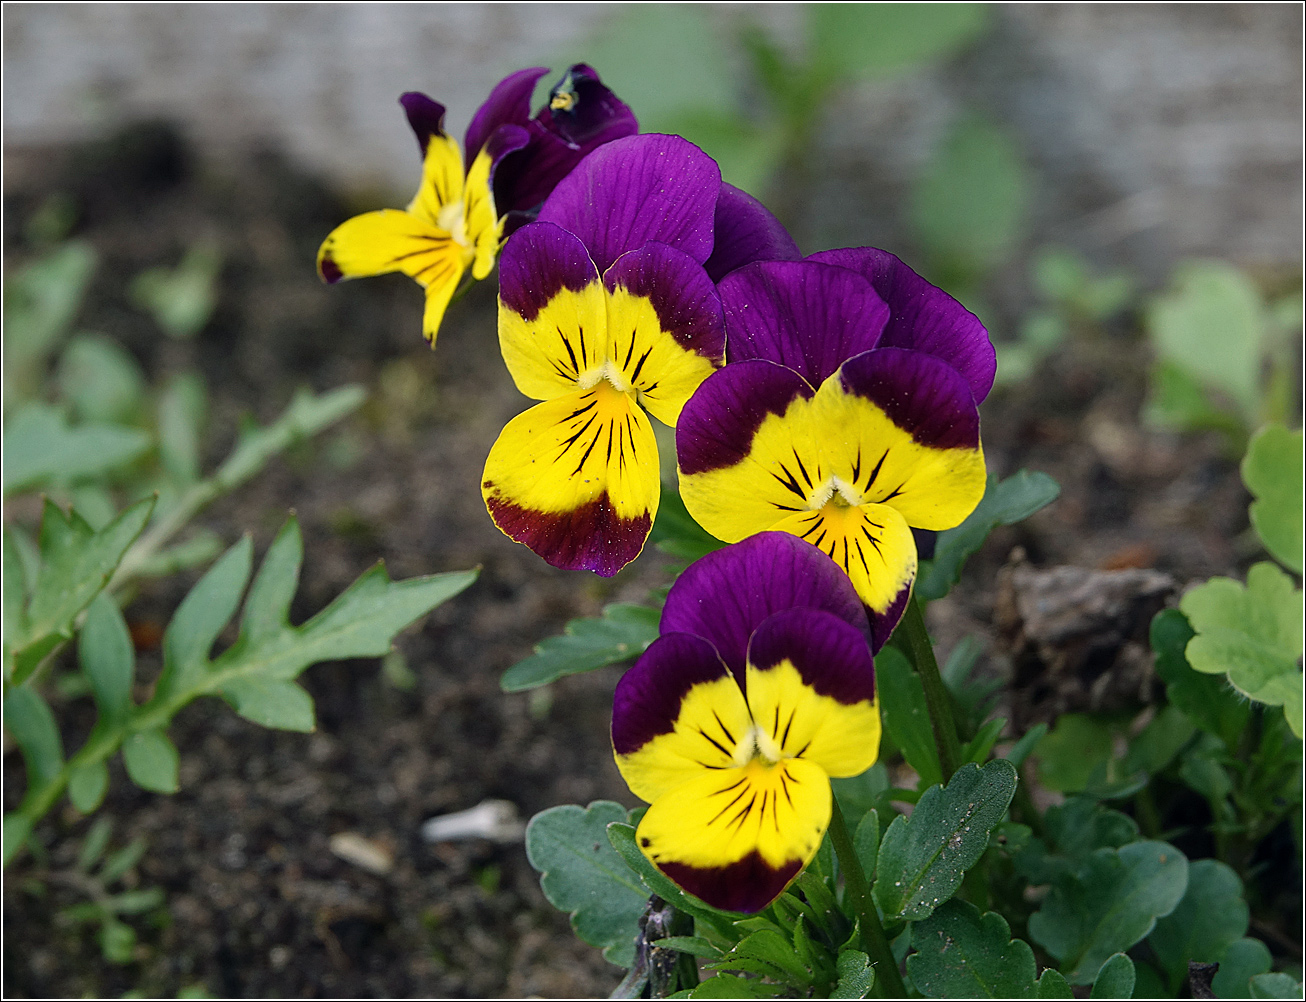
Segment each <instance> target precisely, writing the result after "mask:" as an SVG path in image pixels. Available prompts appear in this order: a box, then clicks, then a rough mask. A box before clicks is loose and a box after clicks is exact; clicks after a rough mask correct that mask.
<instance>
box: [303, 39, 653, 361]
mask: <svg viewBox="0 0 1306 1002" xmlns="http://www.w3.org/2000/svg"><path fill="white" fill-rule="evenodd" d="M547 72H548V70H547V69H541V68H534V69H528V70H520V71H519V72H517V73H514V74H512V75H511V76H509V77H507V78H505V79H504V80H502V81H500V83H499V84H498V85H497V86H496V87H495V88H494V90H493V91H492V92H491V94H490V97H489V98H488V99H487V100H486V102H485V104H483V105H482V106H481V107H480V109H479V110H478V111H477V113H476V115H475V116H474V117H473V119H472V122H471V124H470V125H469V126H468V128H467V134H466V143H465V147H466V151H467V157H468V159H469V160H470V165H469V166H468V167H467V169H466V172H465V173H464V161H463V155H462V153H461V151H460V150H459V149H458V143H457V142H456V141H455V140H454V139H453V138H452V137H451V136H449V135H448V134H446V133H445V131H444V113H445V109H444V105H442V104H439V103H437V102H436V101H433V100H431V99H430V98H429V97H427V96H426V95H425V94H419V93H416V92H410V93H407V94H404V95H403V96H402V97H401V98H400V99H399V103H400V104H401V105H402V106H403V108H404V112H405V114H406V115H407V116H408V124H409V125H410V126H411V127H412V129H413V132H414V133H416V135H417V142H418V147H419V149H420V150H421V154H422V182H421V185H420V187H419V188H418V189H417V194H416V195H415V196H414V197H413V200H412V202H410V203H409V205H408V207H407V208H406V209H381V210H378V211H376V212H367V213H364V214H363V215H361V216H355V217H354V218H352V219H349V220H347V221H345V222H344V223H342V224H341V225H340V226H337V227H336V228H335V229H334V230H333V231H332V232H331V233H330V234H329V235H328V236H327V238H326V240H325V241H323V243H322V247H321V248H320V249H319V251H318V257H317V267H318V273H319V274H320V275H321V276H322V278H323V280H325V281H327V282H338V281H340V280H341V279H346V278H361V277H364V276H370V275H381V274H386V273H388V272H394V271H399V272H403V273H404V274H405V275H408V276H409V277H410V278H412V279H414V280H416V281H417V283H418V284H419V285H421V286H422V287H423V288H424V289H425V290H426V309H425V311H424V313H423V317H422V333H423V334H424V336H425V337H426V339H427V340H428V341H430V342H431V344H432V345H434V343H435V338H436V334H437V333H438V332H439V329H440V323H441V321H442V320H443V319H444V313H445V310H446V309H447V307H448V305H449V300H450V299H451V298H452V297H453V294H454V292H455V290H456V289H457V288H458V285H459V283H460V282H461V281H462V279H463V276H464V274H465V273H466V272H467V271H468V270H470V271H471V273H472V277H473V278H475V279H477V280H480V279H483V278H485V277H486V276H487V275H488V274H489V273H490V271H491V269H492V268H493V267H494V261H495V256H496V255H497V254H498V251H499V245H500V242H501V240H502V237H503V234H504V232H505V229H509V230H510V229H512V228H513V226H514V225H518V224H520V222H523V221H525V220H527V219H529V218H530V215H531V213H532V212H533V211H534V210H535V209H537V208H538V207H539V205H540V204H541V203H542V202H543V200H544V199H545V198H546V197H547V196H548V194H549V192H550V191H552V190H553V188H554V187H555V186H556V185H557V183H558V182H559V181H561V180H562V179H563V178H564V177H565V176H566V175H567V174H568V173H570V171H571V170H572V168H574V167H575V166H576V164H578V163H580V161H581V160H583V159H584V158H585V157H586V156H587V155H588V154H589V153H590V152H591V151H593V150H594V149H596V148H597V147H599V146H600V145H602V144H603V143H607V142H610V141H612V140H614V139H618V138H620V137H622V136H627V135H631V134H632V133H634V132H636V131H637V129H638V124H637V123H636V121H635V117H634V115H632V114H631V112H630V109H629V108H627V107H626V106H625V105H624V104H622V103H621V102H620V101H619V100H617V98H616V97H615V96H614V95H613V94H612V92H611V91H609V90H608V89H607V88H606V87H604V86H603V84H602V82H601V81H600V80H599V78H598V76H597V74H595V73H594V71H593V70H592V69H590V68H589V67H588V66H585V65H584V64H577V65H575V66H573V67H571V68H570V69H569V70H568V71H567V73H566V74H565V75H564V76H563V78H562V80H561V81H560V82H559V83H558V84H557V85H556V86H555V87H554V88H553V90H552V91H551V92H550V95H549V101H548V103H547V104H546V106H545V107H544V108H543V109H542V110H541V111H540V112H539V114H538V115H536V116H535V117H534V118H531V117H530V100H531V94H532V92H533V91H534V88H535V84H536V82H537V81H538V80H539V78H540V77H541V76H543V75H544V74H545V73H547Z"/></svg>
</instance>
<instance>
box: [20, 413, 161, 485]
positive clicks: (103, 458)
mask: <svg viewBox="0 0 1306 1002" xmlns="http://www.w3.org/2000/svg"><path fill="white" fill-rule="evenodd" d="M149 447H150V436H149V435H147V434H146V433H145V432H143V431H138V430H137V429H135V428H126V427H123V426H121V425H115V424H79V425H74V426H72V427H69V425H68V422H67V419H66V418H65V417H64V415H63V414H62V413H61V412H60V411H59V410H58V409H57V408H54V407H50V406H49V405H47V404H41V403H33V404H28V405H27V406H26V407H24V408H23V409H22V410H20V411H19V412H18V413H17V414H15V415H14V416H13V417H12V418H11V419H10V420H9V421H8V422H7V423H6V425H5V430H4V460H3V468H4V493H5V497H8V496H10V495H11V494H14V493H16V492H18V491H24V490H31V489H32V488H35V487H42V486H45V485H47V484H65V483H71V482H73V481H76V480H81V479H84V478H86V477H94V476H99V475H101V474H103V473H105V472H107V471H108V470H112V469H113V468H114V467H117V466H122V465H123V464H125V463H130V462H131V461H132V460H134V459H136V458H137V457H138V456H140V455H141V454H142V453H143V452H145V450H146V449H148V448H149Z"/></svg>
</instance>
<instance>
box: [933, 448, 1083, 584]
mask: <svg viewBox="0 0 1306 1002" xmlns="http://www.w3.org/2000/svg"><path fill="white" fill-rule="evenodd" d="M1060 493H1061V485H1060V484H1058V483H1057V482H1056V481H1055V480H1053V479H1052V478H1051V477H1049V476H1048V475H1047V474H1046V473H1037V472H1035V473H1030V472H1029V471H1028V470H1019V471H1018V472H1016V473H1013V474H1012V475H1011V476H1009V477H1007V478H1006V479H1005V480H999V479H998V477H997V475H996V474H993V473H990V474H989V479H988V485H987V486H986V487H985V489H984V497H983V498H982V499H980V503H979V504H978V505H976V506H975V510H974V511H973V512H971V513H970V514H969V515H968V516H967V517H966V520H965V521H964V522H962V523H961V525H959V526H957V527H956V528H954V529H945V530H944V531H943V532H940V533H939V535H938V538H937V539H936V540H935V543H934V557H933V558H932V559H930V560H922V561H921V564H920V570H919V572H918V574H917V576H916V584H915V586H914V588H913V591H914V592H915V594H916V595H917V596H918V597H920V598H922V599H925V600H927V601H931V600H933V599H936V598H943V596H944V595H946V594H948V592H949V591H950V590H951V589H952V586H953V585H955V584H956V583H957V581H958V580H959V579H960V578H961V568H962V566H963V565H964V564H965V563H966V560H967V558H968V557H970V555H971V554H972V553H974V552H975V551H977V550H978V549H979V548H980V547H981V546H983V545H984V540H986V539H988V537H989V533H990V532H992V531H993V530H994V529H995V528H996V527H997V526H999V525H1014V524H1015V523H1016V522H1020V521H1023V520H1024V519H1027V518H1029V516H1030V515H1033V514H1034V512H1036V511H1038V510H1039V509H1040V508H1043V507H1045V506H1047V505H1049V504H1051V503H1052V502H1053V501H1055V500H1056V499H1057V497H1058V495H1060Z"/></svg>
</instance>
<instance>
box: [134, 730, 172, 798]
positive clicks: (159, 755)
mask: <svg viewBox="0 0 1306 1002" xmlns="http://www.w3.org/2000/svg"><path fill="white" fill-rule="evenodd" d="M122 759H123V763H124V764H125V765H126V766H127V775H128V776H130V777H131V781H132V782H133V783H135V784H136V785H137V786H139V787H141V789H144V790H153V791H154V792H155V793H176V792H177V765H178V756H177V749H176V747H175V746H174V745H173V743H172V742H171V741H170V740H169V739H168V736H167V735H166V734H164V733H163V731H161V730H153V731H141V732H140V733H138V734H133V735H131V736H130V737H129V738H127V740H125V741H124V742H123V743H122Z"/></svg>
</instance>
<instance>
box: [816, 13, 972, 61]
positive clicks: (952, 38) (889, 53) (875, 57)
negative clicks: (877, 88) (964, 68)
mask: <svg viewBox="0 0 1306 1002" xmlns="http://www.w3.org/2000/svg"><path fill="white" fill-rule="evenodd" d="M803 11H804V12H805V14H806V15H807V30H808V40H809V41H808V45H809V50H808V51H809V52H811V60H812V64H813V66H814V67H815V68H816V71H817V72H819V73H821V74H822V75H824V76H826V77H828V78H831V79H834V80H837V79H839V78H841V77H857V76H880V75H884V74H888V73H893V72H895V71H898V70H901V69H905V68H906V67H909V66H914V65H917V64H919V63H924V62H927V61H930V60H936V59H944V58H947V57H948V56H951V55H953V54H954V53H956V52H959V51H960V50H961V49H963V48H965V47H966V46H967V45H969V44H970V43H971V42H972V41H974V40H975V38H976V37H978V36H979V34H980V33H981V32H983V31H984V29H985V28H987V27H988V24H989V18H990V12H989V11H988V9H987V8H986V7H985V6H984V5H983V4H968V3H959V4H912V3H885V4H834V3H819V4H810V5H807V6H806V7H804V8H803Z"/></svg>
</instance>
